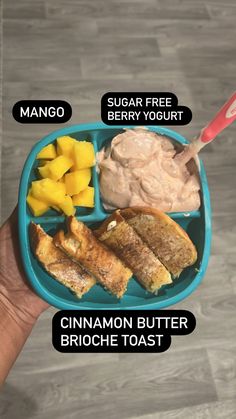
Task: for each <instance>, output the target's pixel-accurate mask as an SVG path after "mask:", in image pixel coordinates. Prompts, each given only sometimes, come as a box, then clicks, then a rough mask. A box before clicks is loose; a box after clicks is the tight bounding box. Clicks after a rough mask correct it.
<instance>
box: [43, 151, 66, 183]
mask: <svg viewBox="0 0 236 419" xmlns="http://www.w3.org/2000/svg"><path fill="white" fill-rule="evenodd" d="M71 166H73V160H72V159H70V158H69V157H66V156H59V157H56V158H55V159H54V160H52V161H50V162H49V163H48V164H46V166H44V167H43V169H41V168H39V172H40V174H42V172H43V173H45V175H47V176H43V177H49V178H50V179H53V180H59V179H61V178H62V176H63V175H64V174H65V173H66V172H67V171H68V170H69V169H70V168H71Z"/></svg>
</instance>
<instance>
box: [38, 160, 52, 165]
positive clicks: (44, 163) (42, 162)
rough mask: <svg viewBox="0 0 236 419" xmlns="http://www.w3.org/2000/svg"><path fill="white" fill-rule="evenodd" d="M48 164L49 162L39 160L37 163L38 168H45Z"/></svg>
mask: <svg viewBox="0 0 236 419" xmlns="http://www.w3.org/2000/svg"><path fill="white" fill-rule="evenodd" d="M49 162H50V160H43V159H42V160H40V161H39V164H38V167H42V166H45V165H46V164H47V163H49Z"/></svg>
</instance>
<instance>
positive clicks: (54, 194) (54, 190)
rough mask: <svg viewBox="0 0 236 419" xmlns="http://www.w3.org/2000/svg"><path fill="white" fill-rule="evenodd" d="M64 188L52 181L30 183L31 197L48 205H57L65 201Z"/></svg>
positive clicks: (61, 184) (62, 185) (43, 180)
mask: <svg viewBox="0 0 236 419" xmlns="http://www.w3.org/2000/svg"><path fill="white" fill-rule="evenodd" d="M64 192H65V186H64V184H63V183H59V182H55V180H52V179H48V178H46V179H42V180H35V181H34V182H32V196H33V197H34V198H36V199H38V200H40V201H43V202H45V203H47V204H48V205H59V204H60V203H61V202H62V201H64V199H65V193H64Z"/></svg>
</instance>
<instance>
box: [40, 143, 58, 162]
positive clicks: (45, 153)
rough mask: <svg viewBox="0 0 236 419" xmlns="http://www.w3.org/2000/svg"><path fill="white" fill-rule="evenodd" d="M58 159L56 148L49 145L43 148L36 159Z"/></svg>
mask: <svg viewBox="0 0 236 419" xmlns="http://www.w3.org/2000/svg"><path fill="white" fill-rule="evenodd" d="M56 157H57V153H56V147H55V145H54V144H48V145H46V147H43V148H42V150H41V151H40V152H39V153H38V154H37V156H36V159H44V160H52V159H55V158H56Z"/></svg>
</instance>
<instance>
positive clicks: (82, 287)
mask: <svg viewBox="0 0 236 419" xmlns="http://www.w3.org/2000/svg"><path fill="white" fill-rule="evenodd" d="M30 239H31V246H32V249H33V252H34V254H35V256H36V258H37V259H38V260H39V262H40V263H42V265H43V266H44V268H45V270H46V271H47V272H48V273H49V274H50V275H52V276H53V277H54V278H55V279H56V280H57V281H58V282H60V283H61V284H63V285H65V286H66V287H67V288H69V289H70V290H71V291H72V292H73V293H74V294H76V296H77V297H78V298H81V297H82V296H83V295H84V294H85V293H86V292H88V291H89V290H90V288H91V287H92V286H93V285H94V284H95V282H96V281H95V279H94V278H93V277H92V276H91V275H90V274H88V273H87V272H86V271H85V269H83V268H82V267H81V266H80V265H79V264H78V263H75V262H73V260H71V259H70V258H69V257H68V256H67V255H66V254H65V253H64V252H62V251H61V250H60V249H58V248H57V247H56V246H55V245H54V243H53V238H52V237H51V236H49V235H48V234H47V233H45V231H44V230H43V229H42V228H41V227H40V225H36V224H34V223H31V224H30Z"/></svg>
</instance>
